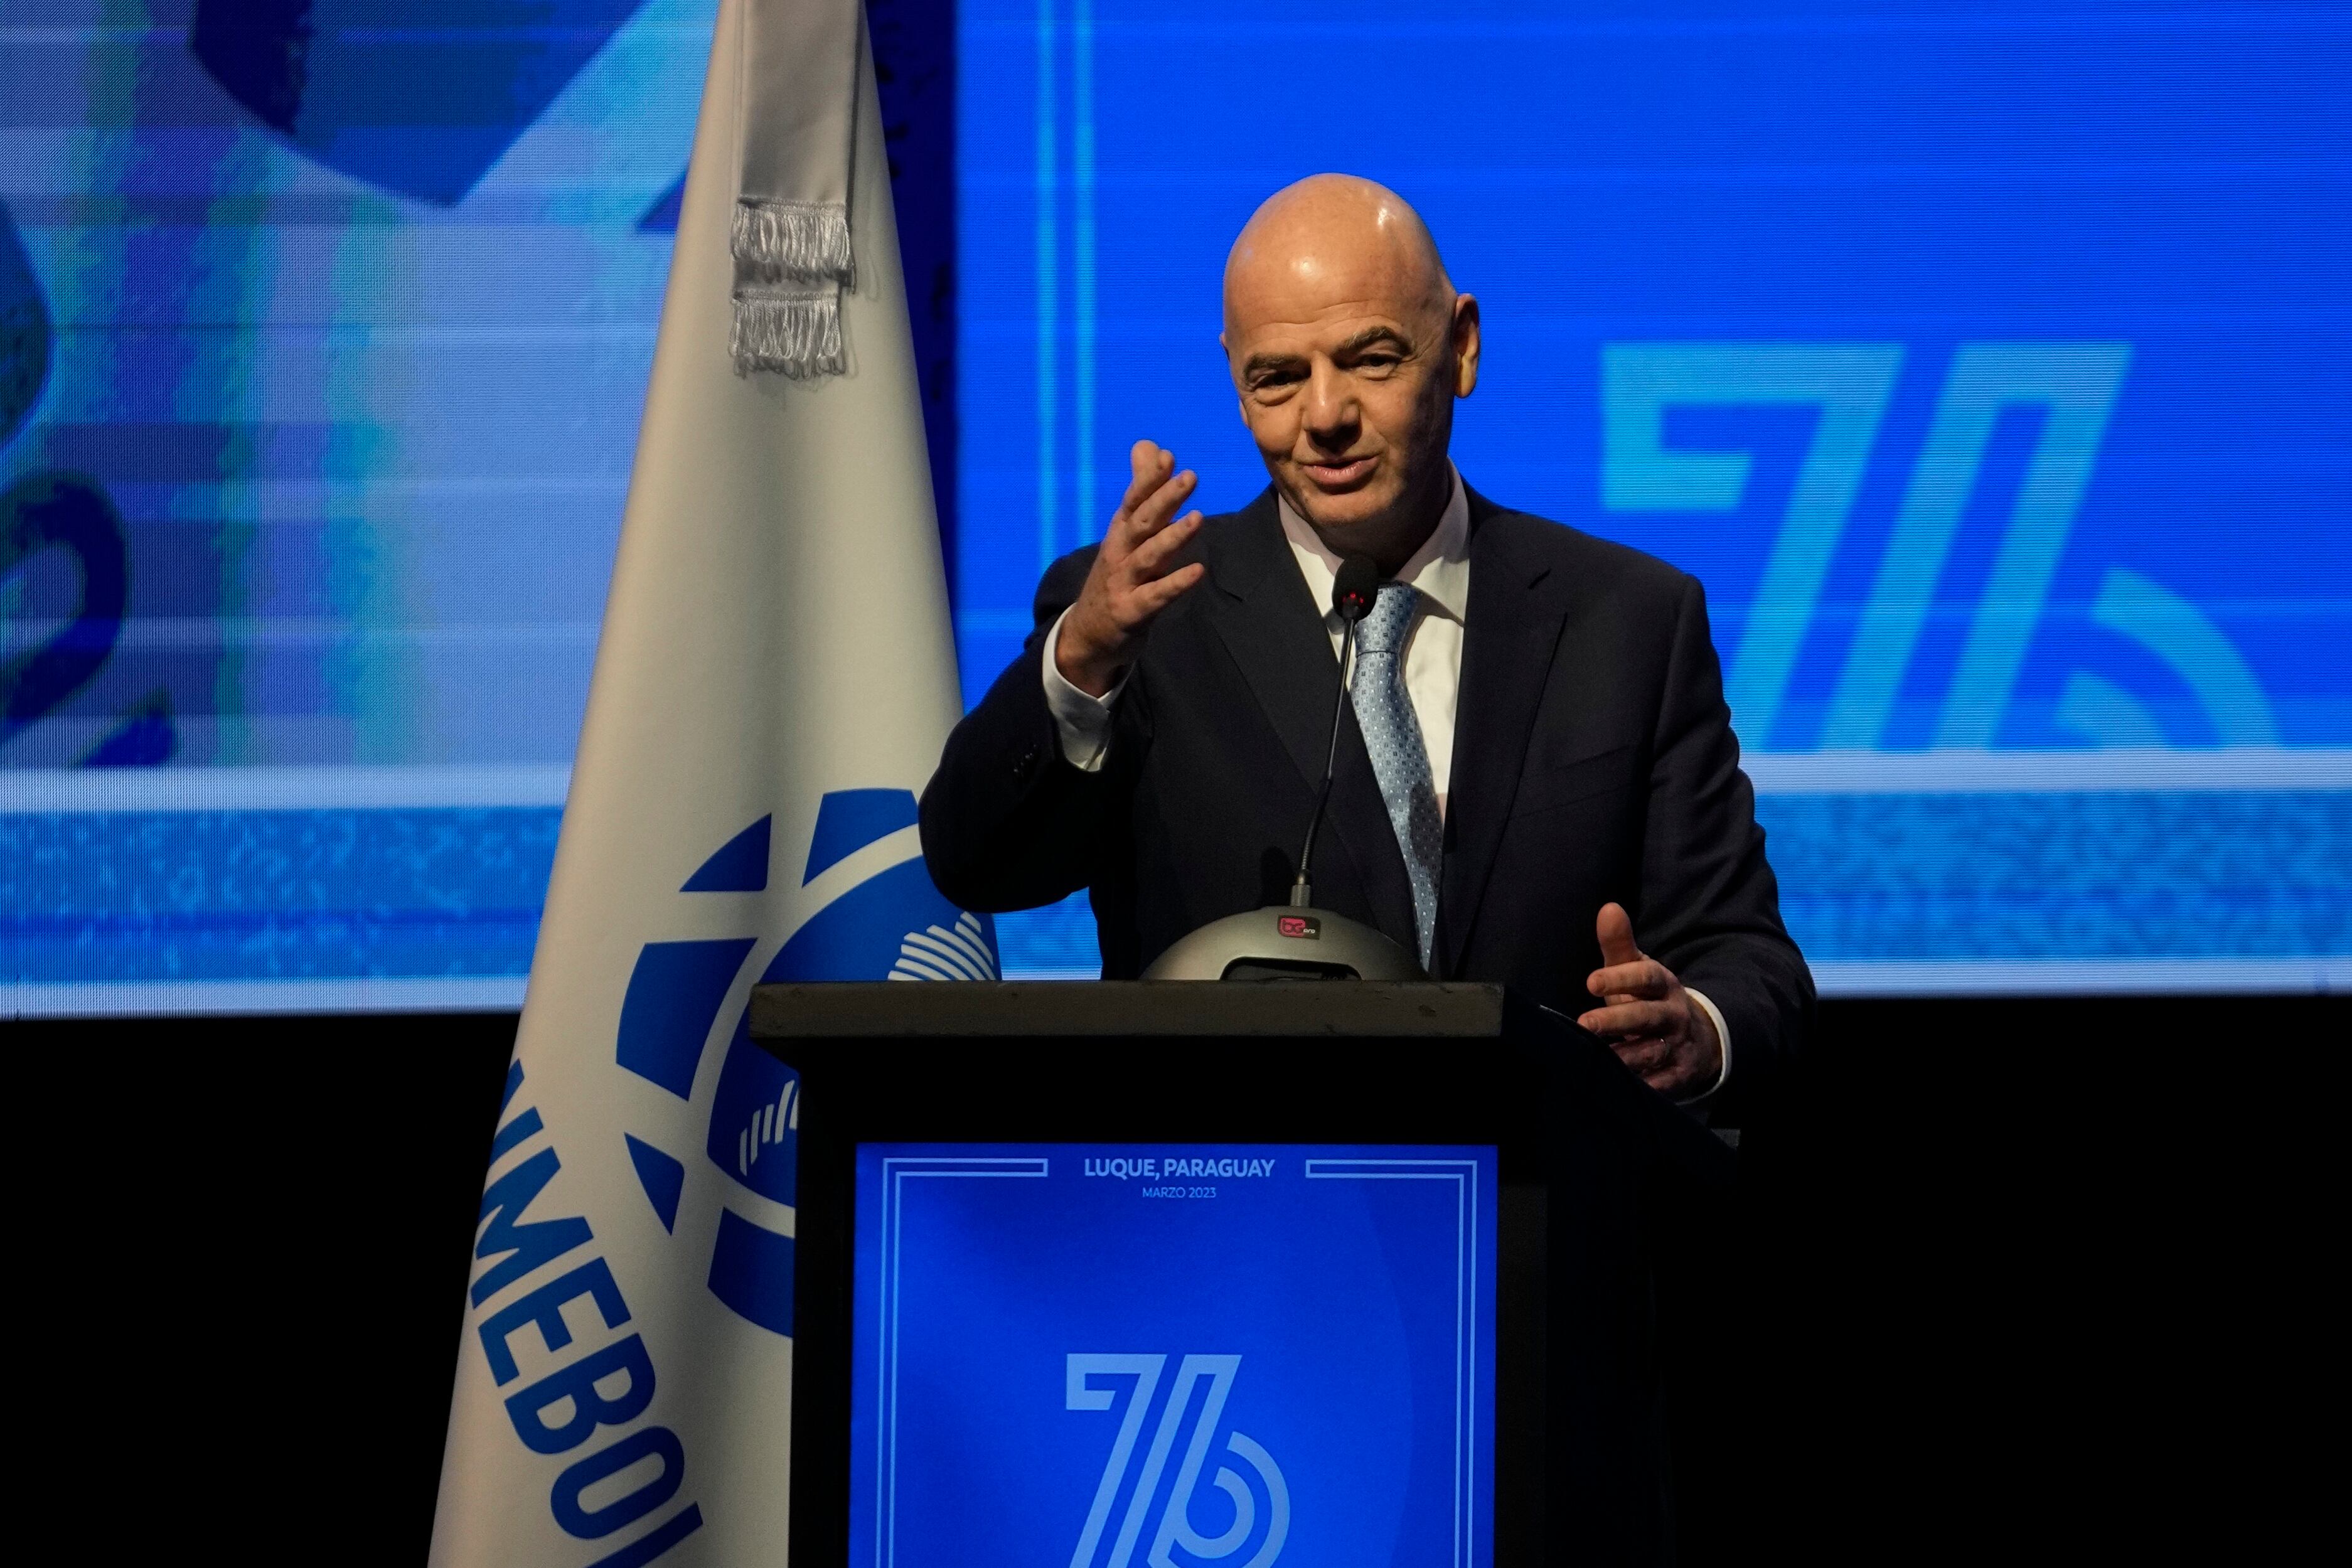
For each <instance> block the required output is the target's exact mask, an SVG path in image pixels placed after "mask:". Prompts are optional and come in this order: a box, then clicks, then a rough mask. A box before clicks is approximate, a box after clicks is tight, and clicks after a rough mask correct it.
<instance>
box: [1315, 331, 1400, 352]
mask: <svg viewBox="0 0 2352 1568" xmlns="http://www.w3.org/2000/svg"><path fill="white" fill-rule="evenodd" d="M1381 343H1384V344H1386V345H1388V346H1389V347H1391V348H1392V349H1397V350H1402V352H1405V353H1408V354H1409V353H1411V352H1412V340H1411V339H1410V338H1407V337H1406V336H1405V335H1404V334H1403V333H1402V332H1400V331H1398V330H1397V329H1395V328H1393V327H1367V328H1365V329H1363V330H1362V331H1360V332H1359V333H1357V334H1356V335H1355V336H1354V337H1352V338H1350V339H1349V340H1347V341H1346V342H1344V343H1342V344H1340V345H1339V347H1338V348H1336V349H1334V350H1331V352H1332V355H1333V357H1334V358H1337V357H1338V356H1339V355H1341V354H1360V353H1362V352H1363V351H1364V350H1366V349H1369V348H1371V347H1372V346H1373V345H1375V344H1381Z"/></svg>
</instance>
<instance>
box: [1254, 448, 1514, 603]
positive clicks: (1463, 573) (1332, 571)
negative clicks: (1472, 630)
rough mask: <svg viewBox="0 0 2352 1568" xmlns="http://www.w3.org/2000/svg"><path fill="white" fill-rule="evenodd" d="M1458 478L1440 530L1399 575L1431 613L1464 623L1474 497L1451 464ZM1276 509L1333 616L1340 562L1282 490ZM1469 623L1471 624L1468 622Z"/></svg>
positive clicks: (1310, 586)
mask: <svg viewBox="0 0 2352 1568" xmlns="http://www.w3.org/2000/svg"><path fill="white" fill-rule="evenodd" d="M1446 467H1447V469H1448V470H1449V471H1450V472H1451V473H1452V475H1453V476H1454V492H1453V494H1452V495H1451V496H1450V497H1447V499H1446V502H1445V510H1444V512H1443V513H1441V514H1440V515H1439V517H1438V519H1437V527H1436V528H1434V529H1433V530H1431V532H1430V536H1429V538H1426V539H1424V540H1423V541H1422V546H1421V548H1420V549H1417V550H1415V551H1413V552H1412V559H1410V560H1408V561H1406V562H1405V563H1404V566H1403V568H1402V570H1399V571H1398V573H1397V574H1396V579H1395V580H1397V581H1398V582H1402V583H1404V584H1406V585H1408V586H1410V587H1412V588H1416V589H1418V590H1420V591H1421V595H1422V599H1423V602H1424V603H1426V604H1427V605H1428V607H1429V609H1430V610H1431V611H1432V612H1434V613H1436V614H1441V615H1444V617H1445V618H1446V619H1447V620H1449V621H1454V622H1463V621H1464V620H1465V614H1466V612H1468V610H1469V608H1470V496H1469V492H1468V491H1467V490H1466V489H1465V487H1464V486H1463V483H1462V471H1461V470H1460V469H1458V468H1455V467H1454V465H1452V464H1451V463H1449V464H1447V465H1446ZM1275 498H1276V506H1277V507H1279V508H1280V510H1281V514H1282V534H1283V537H1284V538H1286V539H1288V540H1289V541H1290V553H1291V555H1292V556H1293V557H1294V558H1295V559H1297V562H1298V570H1299V572H1300V574H1301V575H1303V576H1304V577H1305V578H1306V579H1307V591H1308V593H1309V594H1311V595H1312V596H1313V598H1314V600H1315V602H1316V604H1317V605H1318V607H1320V608H1321V609H1322V610H1323V611H1324V612H1325V614H1326V616H1327V617H1328V615H1329V613H1330V606H1331V584H1332V582H1333V581H1334V580H1336V579H1337V578H1338V576H1339V556H1338V555H1336V554H1334V553H1333V552H1332V550H1331V548H1330V547H1329V546H1328V545H1326V544H1325V543H1324V542H1323V537H1322V536H1321V535H1320V534H1318V533H1317V532H1316V531H1315V530H1314V529H1313V528H1310V527H1308V526H1307V519H1306V518H1304V517H1300V516H1299V515H1298V514H1297V512H1296V511H1294V510H1292V509H1291V506H1290V503H1289V501H1288V500H1286V499H1285V498H1284V497H1282V494H1281V492H1280V491H1276V493H1275ZM1465 623H1466V622H1465Z"/></svg>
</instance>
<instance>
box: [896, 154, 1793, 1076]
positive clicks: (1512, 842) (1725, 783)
mask: <svg viewBox="0 0 2352 1568" xmlns="http://www.w3.org/2000/svg"><path fill="white" fill-rule="evenodd" d="M1224 317H1225V320H1224V332H1223V335H1222V337H1221V339H1220V341H1221V342H1222V344H1223V347H1224V350H1225V352H1226V357H1227V359H1228V361H1229V362H1230V364H1231V367H1232V371H1233V377H1234V390H1235V392H1236V393H1237V395H1238V397H1239V399H1240V403H1241V413H1242V418H1243V421H1244V423H1246V424H1247V425H1248V426H1249V429H1250V433H1251V434H1252V436H1253V438H1254V439H1255V441H1256V443H1257V445H1258V448H1259V451H1260V453H1261V454H1262V455H1264V457H1265V465H1266V469H1267V472H1268V473H1269V474H1270V475H1271V476H1272V477H1273V481H1274V482H1273V485H1272V486H1271V487H1270V488H1269V489H1268V490H1267V491H1266V492H1265V493H1264V494H1262V495H1261V496H1259V497H1258V498H1257V499H1256V500H1255V501H1254V502H1252V503H1251V504H1250V505H1249V506H1248V507H1244V509H1243V510H1241V511H1239V512H1236V513H1234V514H1232V515H1230V516H1226V517H1212V518H1205V519H1204V518H1203V517H1201V515H1200V514H1199V513H1197V512H1194V513H1191V514H1188V515H1186V516H1183V517H1178V516H1177V515H1176V514H1177V510H1178V508H1179V507H1181V506H1182V505H1183V503H1184V502H1185V500H1186V499H1187V498H1188V497H1190V496H1191V494H1192V488H1193V485H1194V477H1193V476H1192V474H1191V473H1189V472H1183V473H1180V472H1178V471H1177V470H1176V465H1175V460H1174V458H1173V457H1172V456H1171V455H1170V454H1168V453H1166V452H1163V451H1161V450H1160V448H1159V447H1157V446H1156V445H1154V444H1151V443H1150V442H1139V443H1138V444H1136V447H1135V450H1134V453H1133V480H1132V483H1131V484H1130V485H1129V487H1128V490H1127V493H1126V496H1125V497H1124V499H1123V501H1122V503H1121V505H1120V507H1119V508H1118V513H1117V514H1116V515H1115V516H1114V517H1113V518H1112V520H1111V525H1110V529H1109V533H1108V536H1107V537H1106V538H1105V539H1104V540H1103V543H1102V544H1101V546H1100V547H1098V548H1097V547H1089V548H1088V549H1082V550H1079V551H1077V552H1076V553H1075V554H1072V555H1070V556H1067V557H1066V558H1064V559H1062V560H1060V561H1058V562H1056V563H1055V565H1054V567H1053V568H1052V569H1051V570H1048V571H1047V572H1046V574H1045V580H1044V581H1043V583H1042V584H1041V585H1040V586H1039V588H1038V591H1037V599H1036V630H1035V632H1034V634H1033V635H1032V636H1031V638H1030V640H1029V643H1028V644H1027V647H1026V648H1025V649H1024V652H1023V653H1022V655H1021V657H1020V658H1018V659H1016V660H1015V661H1014V662H1013V664H1012V666H1011V667H1010V668H1008V669H1007V670H1006V671H1005V672H1004V674H1003V676H1001V677H1000V678H999V679H998V680H997V682H996V684H995V685H994V686H993V687H992V689H991V691H990V692H989V694H988V696H987V697H986V699H985V700H984V701H982V704H981V705H980V706H979V707H977V708H975V709H974V710H973V711H972V712H971V714H970V715H969V716H967V717H966V718H965V719H964V720H963V722H962V723H961V724H960V725H959V726H957V727H956V730H955V732H954V734H953V735H952V736H951V737H950V739H949V741H948V746H947V750H946V754H945V756H944V758H942V760H941V762H940V769H939V772H938V774H937V775H936V776H935V777H934V778H933V779H931V782H930V785H929V788H928V789H925V791H924V793H923V801H922V838H923V851H924V854H925V857H926V859H927V860H928V862H929V867H930V871H931V875H932V877H933V879H934V880H935V881H936V882H937V883H938V884H939V886H940V890H941V891H942V892H944V893H945V894H947V895H948V896H949V897H950V898H952V899H955V900H956V901H958V902H959V903H961V904H967V905H969V906H971V907H972V908H975V909H982V910H1003V909H1019V908H1026V907H1031V906H1034V905H1037V904H1046V903H1050V902H1052V901H1054V900H1055V899H1058V898H1061V897H1063V896H1065V895H1066V894H1069V893H1071V892H1073V891H1075V890H1076V889H1077V888H1080V887H1087V888H1090V889H1091V891H1092V897H1093V904H1094V909H1095V915H1096V919H1097V923H1098V925H1099V927H1100V930H1101V940H1102V952H1103V972H1104V974H1105V975H1106V976H1107V977H1132V976H1135V975H1137V974H1139V973H1140V972H1141V971H1142V970H1143V968H1144V967H1146V966H1147V965H1149V964H1150V962H1151V960H1152V959H1153V958H1154V957H1155V956H1157V955H1158V954H1159V953H1160V952H1161V951H1162V950H1163V949H1165V948H1166V947H1168V946H1170V945H1171V943H1173V942H1174V941H1175V940H1176V939H1177V938H1178V937H1180V936H1183V935H1184V934H1186V933H1187V932H1189V931H1192V929H1194V928H1196V927H1198V926H1200V925H1205V924H1206V923H1208V922H1209V921H1212V920H1215V919H1218V918H1220V917H1222V916H1223V915H1232V914H1234V913H1237V912H1239V911H1242V910H1244V909H1249V908H1253V907H1256V906H1258V905H1261V904H1268V903H1280V902H1282V901H1283V900H1284V898H1285V896H1286V893H1287V890H1288V887H1289V885H1290V882H1291V877H1292V873H1293V870H1294V864H1293V861H1292V858H1291V857H1292V856H1294V855H1295V854H1296V853H1297V849H1298V845H1299V842H1300V840H1301V838H1302V836H1303V835H1304V833H1305V831H1306V829H1307V819H1308V816H1309V814H1310V813H1311V811H1312V810H1313V808H1314V801H1315V795H1316V789H1317V787H1318V784H1319V782H1320V780H1321V778H1322V774H1323V762H1324V753H1325V746H1326V741H1327V737H1328V735H1329V734H1330V728H1331V723H1332V718H1333V706H1334V704H1335V702H1337V700H1338V686H1339V665H1338V663H1337V650H1338V646H1339V625H1340V622H1339V620H1338V618H1337V616H1336V615H1327V613H1326V612H1327V610H1328V606H1329V601H1330V595H1331V586H1332V580H1333V576H1334V574H1335V572H1336V570H1337V569H1338V566H1339V561H1340V559H1341V558H1342V557H1344V556H1346V555H1349V554H1360V555H1362V556H1365V557H1368V558H1370V560H1371V561H1372V562H1373V563H1374V565H1375V566H1376V567H1377V568H1378V569H1379V570H1380V572H1381V576H1382V578H1383V581H1382V583H1381V589H1380V593H1379V597H1378V600H1377V601H1376V603H1375V606H1374V608H1373V610H1372V611H1371V612H1370V614H1369V615H1367V617H1366V618H1365V620H1364V622H1363V624H1362V627H1361V629H1360V639H1361V640H1360V644H1359V653H1358V656H1357V659H1356V661H1355V667H1354V670H1353V672H1352V675H1351V682H1352V685H1351V688H1350V699H1351V700H1350V702H1349V711H1348V712H1347V713H1346V714H1344V715H1342V716H1341V724H1342V730H1341V737H1340V742H1339V746H1340V750H1339V770H1338V776H1337V779H1336V781H1335V783H1334V785H1333V787H1332V791H1331V801H1330V815H1329V817H1328V821H1327V822H1326V825H1325V828H1324V833H1323V841H1322V843H1321V845H1320V847H1319V850H1318V855H1317V859H1316V865H1315V896H1316V902H1317V904H1319V905H1321V906H1322V907H1325V908H1328V909H1330V910H1333V911H1336V912H1337V913H1339V914H1342V915H1349V916H1352V917H1354V918H1356V919H1359V920H1362V921H1365V922H1367V923H1369V924H1370V925H1375V926H1377V927H1378V928H1379V929H1380V930H1381V931H1383V932H1385V933H1386V934H1387V935H1389V936H1391V937H1393V938H1394V939H1395V940H1396V941H1398V942H1399V943H1400V944H1402V946H1405V947H1406V948H1408V949H1409V950H1412V951H1413V952H1415V953H1418V954H1419V955H1421V956H1422V959H1423V964H1424V966H1425V967H1427V968H1428V969H1429V971H1430V972H1431V973H1432V974H1433V976H1435V977H1439V978H1454V979H1473V980H1499V981H1504V982H1507V983H1508V984H1510V985H1512V986H1514V987H1517V988H1519V989H1520V990H1522V991H1523V992H1525V993H1526V994H1528V995H1529V996H1530V997H1532V998H1535V999H1537V1000H1538V1001H1541V1002H1544V1003H1547V1004H1549V1005H1550V1006H1553V1007H1556V1008H1560V1009H1565V1010H1568V1011H1570V1012H1572V1013H1575V1014H1577V1015H1579V1021H1580V1023H1582V1024H1583V1026H1584V1027H1585V1028H1586V1029H1588V1030H1592V1031H1593V1032H1594V1033H1596V1034H1599V1035H1601V1037H1602V1038H1603V1039H1606V1040H1609V1041H1610V1042H1611V1043H1612V1046H1613V1047H1614V1048H1615V1050H1616V1051H1617V1052H1618V1054H1619V1055H1620V1056H1621V1057H1622V1059H1623V1060H1624V1061H1625V1062H1626V1064H1627V1065H1628V1066H1629V1067H1631V1068H1632V1069H1633V1071H1635V1072H1637V1073H1639V1074H1640V1075H1641V1076H1642V1077H1643V1079H1644V1080H1645V1081H1646V1082H1648V1083H1649V1084H1650V1085H1651V1086H1652V1087H1654V1088H1655V1089H1657V1090H1658V1091H1660V1092H1662V1093H1664V1094H1666V1095H1669V1096H1671V1097H1673V1098H1675V1099H1677V1100H1683V1101H1691V1100H1697V1099H1701V1098H1705V1097H1707V1096H1710V1095H1712V1094H1714V1093H1716V1092H1717V1091H1719V1090H1721V1091H1727V1092H1736V1093H1739V1094H1742V1095H1745V1094H1746V1093H1748V1092H1752V1091H1754V1090H1755V1089H1757V1088H1758V1087H1760V1086H1761V1085H1762V1084H1763V1083H1764V1082H1767V1081H1769V1079H1770V1078H1771V1076H1772V1075H1773V1071H1774V1069H1775V1068H1776V1066H1778V1065H1779V1064H1780V1063H1781V1062H1782V1061H1785V1060H1786V1059H1787V1058H1788V1057H1789V1055H1790V1053H1791V1052H1792V1051H1794V1050H1795V1049H1796V1047H1797V1045H1798V1044H1799V1042H1800V1041H1801V1037H1802V1035H1803V1033H1804V1031H1805V1029H1806V1027H1807V1022H1808V1019H1810V1016H1811V1009H1812V1002H1813V988H1812V981H1811V976H1810V975H1809V974H1808V972H1807V970H1806V968H1805V964H1804V960H1803V958H1802V957H1801V956H1800V955H1799V954H1798V952H1797V949H1796V946H1795V945H1794V944H1793V943H1791V942H1790V939H1789V936H1788V934H1787V932H1786V931H1785V930H1783V928H1782V926H1781V924H1780V911H1779V894H1778V892H1777V889H1776V887H1775V884H1774V882H1773V878H1772V872H1771V869H1770V867H1769V866H1768V865H1767V864H1766V863H1765V859H1764V838H1763V833H1762V832H1761V831H1760V830H1759V828H1758V827H1757V825H1756V821H1755V812H1754V793H1753V791H1752V789H1750V787H1749V785H1748V779H1747V777H1746V775H1744V774H1743V773H1742V772H1741V771H1740V768H1739V758H1738V742H1737V741H1735V740H1734V738H1733V737H1732V733H1731V724H1730V715H1729V713H1728V712H1727V709H1726V708H1725V706H1724V701H1723V693H1722V679H1721V674H1720V672H1719V670H1718V667H1717V660H1716V654H1715V649H1714V646H1713V644H1712V643H1711V642H1710V641H1709V638H1708V632H1707V622H1706V602H1705V596H1704V594H1703V593H1702V591H1701V590H1700V588H1699V585H1698V583H1697V582H1696V580H1693V579H1692V578H1690V577H1688V576H1686V575H1685V574H1684V573H1682V572H1680V571H1677V570H1675V569H1673V568H1672V567H1669V566H1667V565H1665V564H1664V563H1663V562H1661V561H1658V560H1655V559H1652V558H1650V557H1648V556H1644V555H1642V554H1640V553H1638V552H1636V551H1633V550H1631V549H1624V548H1622V547H1621V546H1618V545H1613V544H1610V543H1607V542H1605V541H1603V540H1601V539H1597V538H1591V537H1590V536H1588V535H1585V534H1581V533H1579V532H1577V531H1576V530H1574V529H1572V528H1563V527H1561V526H1560V525H1559V524H1557V523H1551V522H1547V521H1545V520H1544V519H1542V518H1539V517H1530V516H1528V515H1527V514H1525V513H1521V512H1514V511H1511V510H1509V509H1507V508H1506V507H1500V506H1497V505H1496V504H1495V503H1493V502H1491V501H1488V500H1487V499H1486V498H1485V497H1482V496H1479V495H1477V494H1476V493H1475V492H1474V491H1472V490H1470V489H1469V488H1468V486H1465V484H1464V483H1463V482H1462V479H1461V476H1460V475H1459V474H1457V473H1456V472H1455V471H1454V465H1453V464H1452V463H1451V462H1450V461H1449V459H1448V458H1447V455H1446V453H1447V447H1448V444H1449V441H1450V438H1451V435H1452V432H1453V420H1454V402H1455V400H1456V399H1459V398H1464V397H1467V396H1468V395H1469V394H1470V392H1471V391H1472V389H1473V388H1474V387H1475V385H1476V383H1477V377H1478V350H1479V319H1478V305H1477V301H1476V300H1475V298H1472V297H1471V296H1469V295H1466V294H1461V293H1458V292H1456V291H1455V289H1454V287H1453V285H1452V283H1451V281H1450V280H1449V279H1448V278H1447V277H1446V275H1445V270H1444V265H1443V263H1442V261H1441V260H1440V258H1439V256H1438V253H1437V250H1436V247H1435V246H1434V244H1433V242H1432V240H1431V238H1430V235H1429V233H1428V231H1427V229H1426V228H1425V227H1424V226H1423V224H1422V222H1421V220H1420V218H1419V217H1418V215H1416V214H1414V213H1413V211H1412V208H1411V207H1409V206H1407V205H1406V204H1404V202H1403V201H1402V200H1401V199H1400V198H1399V197H1397V196H1396V195H1395V194H1394V193H1391V192H1389V191H1387V190H1385V189H1383V188H1381V186H1378V185H1374V184H1371V183H1369V182H1366V181H1362V180H1356V179H1351V178H1347V177H1343V176H1336V175H1321V176H1317V177H1316V178H1314V179H1311V180H1307V181H1303V182H1301V183H1298V184H1297V185H1294V186H1291V187H1290V188H1288V189H1287V190H1285V191H1283V192H1281V193H1277V194H1276V196H1274V197H1273V198H1272V199H1271V200H1269V201H1268V202H1267V203H1266V204H1265V206H1264V207H1262V208H1260V209H1259V210H1258V212H1257V214H1256V215H1255V216H1254V217H1253V218H1252V219H1251V220H1250V223H1249V225H1247V226H1246V227H1245V228H1244V230H1243V232H1242V235H1241V237H1240V238H1239V239H1238V240H1237V241H1236V242H1235V244H1234V250H1233V255H1232V257H1231V259H1230V260H1229V261H1228V263H1227V266H1226V273H1225V293H1224Z"/></svg>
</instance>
